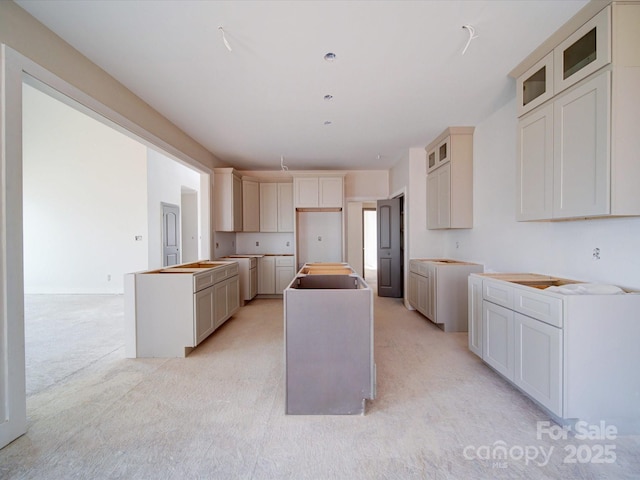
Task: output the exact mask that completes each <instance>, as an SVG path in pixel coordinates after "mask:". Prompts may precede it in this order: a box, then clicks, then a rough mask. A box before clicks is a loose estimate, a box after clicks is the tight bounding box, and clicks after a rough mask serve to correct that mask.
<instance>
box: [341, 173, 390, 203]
mask: <svg viewBox="0 0 640 480" xmlns="http://www.w3.org/2000/svg"><path fill="white" fill-rule="evenodd" d="M344 196H345V198H346V199H348V200H379V199H383V198H385V199H386V198H387V197H388V196H389V171H388V170H348V171H347V172H346V175H345V177H344Z"/></svg>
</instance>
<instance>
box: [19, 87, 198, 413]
mask: <svg viewBox="0 0 640 480" xmlns="http://www.w3.org/2000/svg"><path fill="white" fill-rule="evenodd" d="M60 96H62V94H58V95H51V94H50V92H49V89H48V87H47V86H46V85H44V84H42V85H41V84H40V82H39V81H37V80H35V79H33V78H30V77H28V76H26V77H25V78H24V80H23V84H22V205H23V208H22V224H23V234H22V243H23V256H24V262H23V273H24V281H23V287H24V342H25V344H24V345H25V349H24V356H25V358H24V361H25V372H24V374H25V377H24V381H25V384H26V388H25V390H26V394H27V408H32V407H30V406H31V405H33V404H34V402H36V403H37V402H38V401H39V400H38V399H39V398H42V397H41V396H39V394H41V392H42V393H43V394H44V395H46V393H44V391H45V390H48V389H49V387H52V386H53V385H56V384H58V385H59V384H62V383H64V382H66V381H69V380H72V379H73V378H77V377H78V375H84V374H85V372H86V371H89V370H90V369H91V368H93V367H92V366H99V365H102V364H104V363H105V362H110V361H116V360H119V359H122V358H124V344H125V332H124V297H123V290H124V274H126V273H128V272H133V271H140V270H146V269H149V268H156V267H160V266H162V257H161V252H160V248H161V247H160V240H159V239H160V238H161V236H162V230H161V225H160V224H161V220H160V219H159V218H158V216H159V213H158V212H160V209H161V203H162V202H161V200H169V201H171V202H173V203H175V204H177V205H182V204H185V203H186V204H188V206H187V207H186V208H185V211H187V212H188V220H189V222H190V225H189V226H188V228H184V226H181V225H177V228H176V231H175V232H174V233H175V235H174V237H175V236H176V235H180V232H181V230H182V233H183V234H185V235H188V236H189V238H190V242H189V247H190V249H191V251H190V253H189V255H190V256H193V257H196V258H197V257H198V251H199V250H200V243H201V240H200V235H199V233H198V232H199V228H201V227H200V224H201V218H202V215H203V213H201V209H202V203H200V202H201V198H202V196H203V195H208V191H205V190H204V189H203V188H202V185H203V184H207V183H208V174H205V173H202V172H199V171H197V170H195V169H193V168H190V167H189V166H187V165H186V164H183V163H182V162H178V161H176V160H175V159H173V158H170V157H169V156H167V155H165V154H163V153H161V152H160V151H159V150H154V149H152V148H151V147H150V146H148V145H145V144H143V143H142V142H141V141H140V140H139V139H137V138H136V136H135V135H133V134H127V132H126V131H125V130H124V129H116V128H113V126H112V125H110V123H109V121H107V120H106V119H103V118H99V117H100V116H99V115H98V114H95V115H88V114H87V113H86V112H85V111H84V109H83V107H82V106H81V105H76V103H75V101H73V100H71V99H66V100H65V99H62V98H59V97H60ZM203 176H206V177H207V179H205V180H203V178H202V177H203ZM206 214H207V215H208V212H207V213H206ZM176 240H179V237H177V238H176ZM156 245H157V246H156ZM204 250H205V251H206V252H208V247H207V248H205V249H204ZM29 399H31V401H29Z"/></svg>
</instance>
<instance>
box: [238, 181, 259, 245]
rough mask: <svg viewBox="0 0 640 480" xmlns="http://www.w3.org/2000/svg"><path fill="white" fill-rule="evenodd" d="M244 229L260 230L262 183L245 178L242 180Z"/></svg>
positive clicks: (249, 230)
mask: <svg viewBox="0 0 640 480" xmlns="http://www.w3.org/2000/svg"><path fill="white" fill-rule="evenodd" d="M242 230H243V231H245V232H258V231H260V184H259V183H258V182H252V181H248V180H244V181H243V182H242Z"/></svg>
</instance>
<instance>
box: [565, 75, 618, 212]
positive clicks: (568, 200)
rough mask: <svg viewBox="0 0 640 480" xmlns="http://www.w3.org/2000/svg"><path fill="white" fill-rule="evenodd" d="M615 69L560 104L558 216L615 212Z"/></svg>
mask: <svg viewBox="0 0 640 480" xmlns="http://www.w3.org/2000/svg"><path fill="white" fill-rule="evenodd" d="M610 78H611V73H610V72H603V73H601V74H600V75H598V76H597V77H595V78H593V79H591V80H589V81H588V82H586V83H584V84H581V85H578V86H577V87H576V88H574V89H572V90H570V91H568V92H567V93H566V94H564V95H562V96H561V97H560V98H558V99H557V100H556V101H555V102H554V124H555V130H556V136H555V139H554V202H553V216H554V218H570V217H582V216H594V215H605V214H608V213H609V203H610V202H609V201H610V199H609V192H610V168H609V132H610V131H611V130H610V112H609V105H610V92H611V86H610V83H611V81H610Z"/></svg>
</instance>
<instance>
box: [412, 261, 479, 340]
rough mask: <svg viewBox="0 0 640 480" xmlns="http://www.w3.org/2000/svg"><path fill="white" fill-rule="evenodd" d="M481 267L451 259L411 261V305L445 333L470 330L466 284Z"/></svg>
mask: <svg viewBox="0 0 640 480" xmlns="http://www.w3.org/2000/svg"><path fill="white" fill-rule="evenodd" d="M483 270H484V267H483V266H482V265H479V264H475V263H469V262H461V261H456V260H448V259H412V260H410V261H409V280H408V283H409V284H408V289H407V300H408V301H409V304H410V305H411V306H412V307H414V308H415V309H416V310H418V311H419V312H420V313H421V314H422V315H424V316H425V317H427V318H428V319H429V320H431V321H432V322H433V323H435V324H437V325H438V326H439V327H440V328H442V329H443V330H444V331H445V332H466V331H467V329H468V309H467V297H468V293H467V290H468V289H467V282H468V277H469V274H470V273H478V272H482V271H483Z"/></svg>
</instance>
